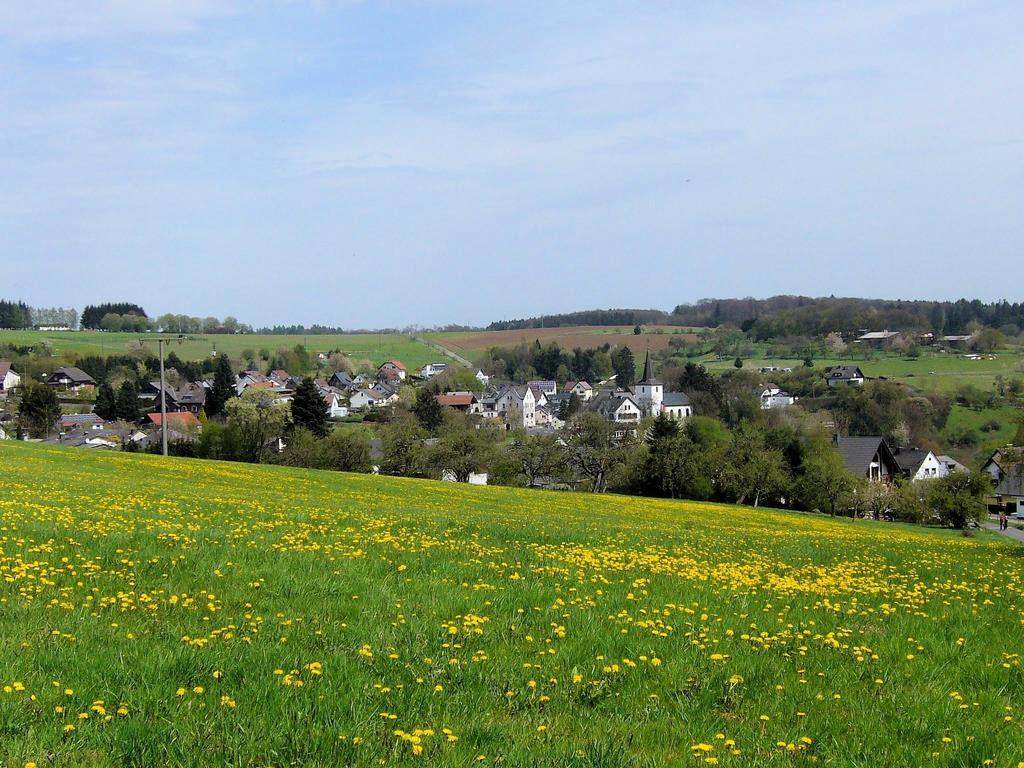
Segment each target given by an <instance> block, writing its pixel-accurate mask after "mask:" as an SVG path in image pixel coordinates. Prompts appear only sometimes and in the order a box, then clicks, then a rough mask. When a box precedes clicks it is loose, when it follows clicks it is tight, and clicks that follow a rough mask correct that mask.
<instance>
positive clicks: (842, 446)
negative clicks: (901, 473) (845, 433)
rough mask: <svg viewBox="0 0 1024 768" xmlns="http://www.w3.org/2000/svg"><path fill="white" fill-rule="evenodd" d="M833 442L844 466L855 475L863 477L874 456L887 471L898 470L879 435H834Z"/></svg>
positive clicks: (890, 452) (897, 465) (889, 451)
mask: <svg viewBox="0 0 1024 768" xmlns="http://www.w3.org/2000/svg"><path fill="white" fill-rule="evenodd" d="M833 443H834V444H835V446H836V449H837V450H838V451H839V455H840V456H842V457H843V461H844V462H845V463H846V468H847V469H848V470H850V471H851V472H852V473H854V474H855V475H857V477H864V476H865V475H866V474H867V473H868V468H869V467H870V465H871V462H873V461H874V460H875V457H876V456H877V457H878V458H879V460H880V461H881V463H882V464H884V465H885V466H886V468H887V469H888V471H889V472H895V471H898V470H899V464H897V463H896V461H895V459H894V458H893V455H892V451H891V450H890V449H889V446H888V445H887V444H886V442H885V440H883V439H882V438H881V437H878V436H872V437H840V436H839V435H836V436H835V437H834V438H833Z"/></svg>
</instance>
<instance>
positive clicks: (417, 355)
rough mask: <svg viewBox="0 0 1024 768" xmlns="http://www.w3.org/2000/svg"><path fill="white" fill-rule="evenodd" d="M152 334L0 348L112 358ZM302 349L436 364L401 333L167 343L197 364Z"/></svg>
mask: <svg viewBox="0 0 1024 768" xmlns="http://www.w3.org/2000/svg"><path fill="white" fill-rule="evenodd" d="M155 335H156V334H138V333H105V332H102V331H65V332H54V333H50V332H43V331H0V345H3V344H12V345H19V346H28V345H35V344H39V343H40V342H45V343H46V344H48V345H49V347H50V348H51V349H52V350H53V352H54V353H55V354H77V355H83V356H84V355H112V354H122V353H125V352H127V351H129V350H130V349H132V348H134V347H135V346H137V344H138V342H139V340H140V339H143V340H145V339H147V337H148V336H155ZM296 344H304V345H305V346H306V348H307V349H308V350H309V351H311V352H314V353H315V352H329V351H331V350H334V349H340V350H341V351H342V352H346V353H349V354H351V355H352V357H353V358H354V359H356V360H360V359H367V360H370V361H371V362H372V363H374V364H375V365H379V364H380V363H382V362H384V361H385V360H389V359H391V358H398V359H399V360H401V361H402V362H403V363H405V365H406V366H407V367H409V369H410V370H412V369H414V368H417V369H418V368H420V367H422V366H423V365H425V364H426V363H429V362H435V361H437V360H438V353H437V352H436V351H434V350H432V349H430V347H428V346H427V345H426V344H423V343H421V342H419V341H414V340H412V339H411V338H409V337H408V336H403V335H401V334H372V333H364V334H332V335H325V336H317V335H308V336H284V335H264V334H247V335H241V334H231V335H229V334H208V335H201V336H199V337H197V338H195V339H186V340H185V341H184V342H182V343H181V344H178V343H172V344H171V345H170V346H169V347H168V350H169V351H173V352H174V353H175V354H176V355H178V357H180V358H181V359H182V360H202V359H204V358H206V357H209V356H210V353H211V352H212V351H213V349H214V346H216V349H217V350H218V351H219V352H221V353H226V354H228V355H230V356H231V357H232V358H235V359H237V358H240V357H241V354H242V351H243V350H249V349H251V350H253V351H254V352H257V353H258V352H259V351H260V350H261V349H266V350H268V351H270V352H271V353H274V352H276V351H277V350H278V349H281V348H286V349H291V348H292V347H294V346H295V345H296ZM156 347H157V344H156V342H154V341H147V342H146V344H145V348H146V349H150V350H153V352H154V353H155V351H156Z"/></svg>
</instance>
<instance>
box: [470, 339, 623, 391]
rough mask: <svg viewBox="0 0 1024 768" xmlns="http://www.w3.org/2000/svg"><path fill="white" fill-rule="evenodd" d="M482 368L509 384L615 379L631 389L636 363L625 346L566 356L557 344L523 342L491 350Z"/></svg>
mask: <svg viewBox="0 0 1024 768" xmlns="http://www.w3.org/2000/svg"><path fill="white" fill-rule="evenodd" d="M481 367H482V368H483V369H484V370H485V371H487V372H488V373H491V374H494V375H496V376H498V377H499V378H503V379H508V380H510V381H519V382H525V381H529V380H531V379H538V378H540V379H549V380H553V381H556V382H558V385H559V386H561V385H562V384H564V383H565V382H566V381H569V380H570V379H572V380H575V381H581V380H582V381H590V382H598V381H604V380H606V379H608V378H610V377H611V376H612V375H614V376H615V377H616V381H617V383H618V384H619V385H620V386H630V385H632V384H633V383H634V381H635V379H636V360H635V358H634V357H633V352H632V350H630V348H629V347H628V346H626V345H619V346H617V347H614V348H613V347H612V346H611V345H610V344H602V345H601V346H599V347H593V348H590V349H582V348H580V347H576V348H575V349H573V350H572V352H569V351H567V350H564V349H562V348H561V347H560V346H559V345H558V343H557V342H550V343H549V344H547V345H542V344H541V343H540V341H539V340H534V342H533V344H526V343H525V342H524V343H522V344H520V345H518V346H515V347H492V348H491V349H489V350H488V351H487V354H486V355H485V356H484V359H483V360H482V361H481Z"/></svg>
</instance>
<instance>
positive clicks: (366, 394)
mask: <svg viewBox="0 0 1024 768" xmlns="http://www.w3.org/2000/svg"><path fill="white" fill-rule="evenodd" d="M395 402H398V393H397V392H390V390H389V393H385V392H381V391H379V390H377V389H359V390H356V391H355V392H354V393H353V394H352V395H351V396H350V397H349V399H348V407H349V410H351V411H362V410H364V409H366V408H383V407H384V406H388V405H391V404H392V403H395Z"/></svg>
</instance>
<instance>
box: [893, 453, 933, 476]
mask: <svg viewBox="0 0 1024 768" xmlns="http://www.w3.org/2000/svg"><path fill="white" fill-rule="evenodd" d="M930 453H931V451H922V450H918V449H914V450H901V451H900V452H899V453H897V454H896V463H897V464H899V465H900V469H901V470H903V474H905V475H916V474H917V470H918V469H920V468H921V463H922V462H923V461H924V460H925V459H926V458H928V454H930Z"/></svg>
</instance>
